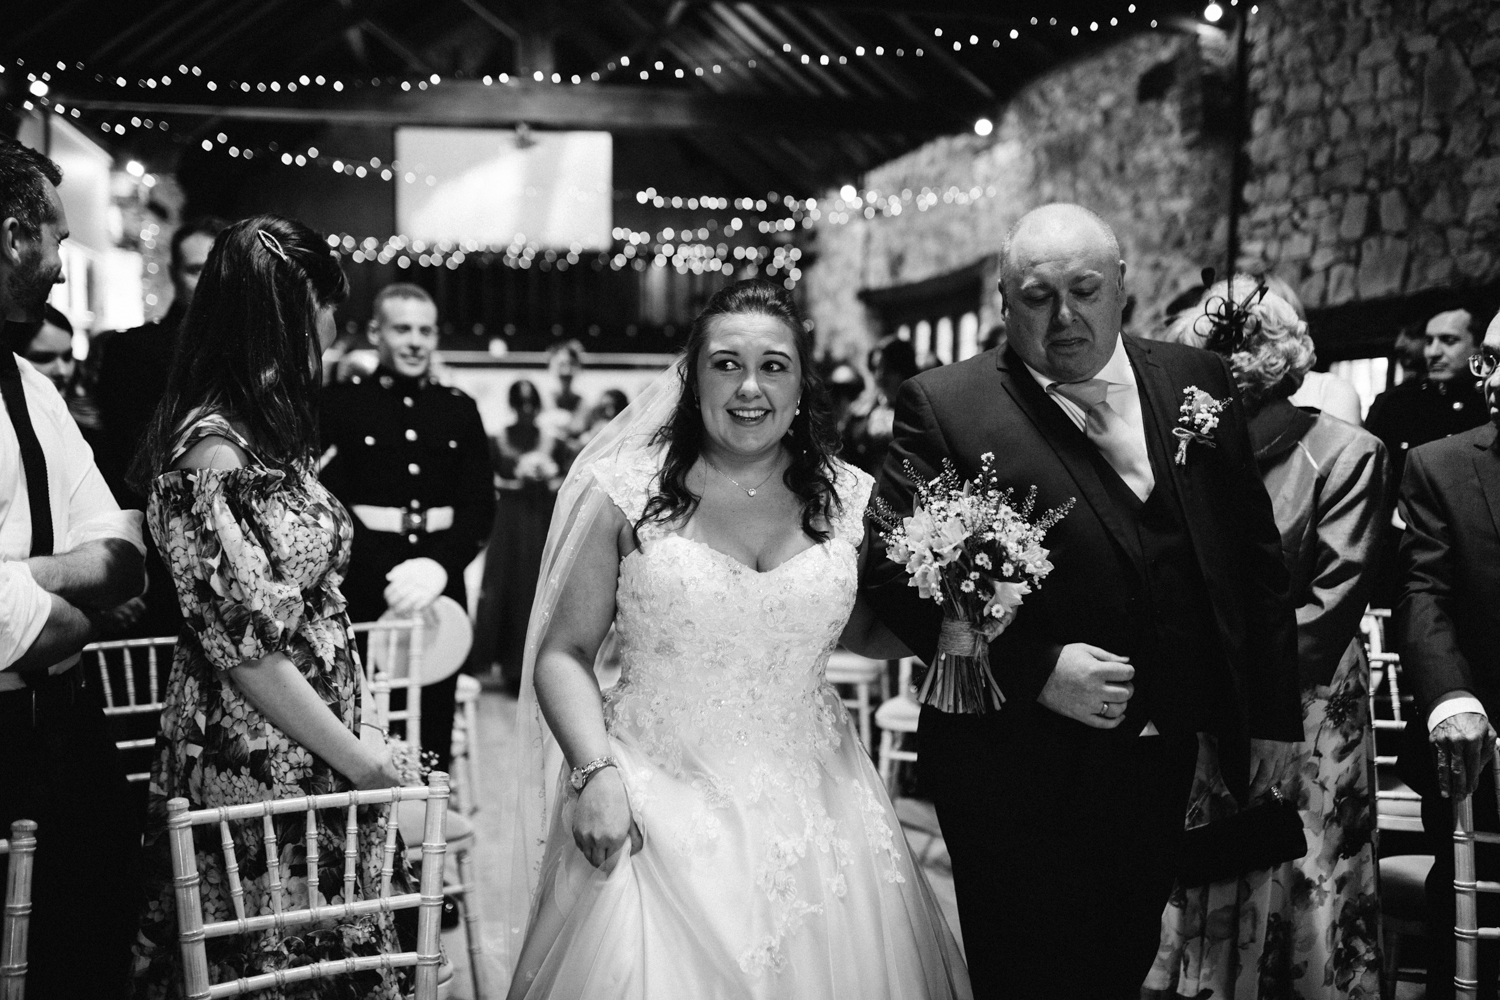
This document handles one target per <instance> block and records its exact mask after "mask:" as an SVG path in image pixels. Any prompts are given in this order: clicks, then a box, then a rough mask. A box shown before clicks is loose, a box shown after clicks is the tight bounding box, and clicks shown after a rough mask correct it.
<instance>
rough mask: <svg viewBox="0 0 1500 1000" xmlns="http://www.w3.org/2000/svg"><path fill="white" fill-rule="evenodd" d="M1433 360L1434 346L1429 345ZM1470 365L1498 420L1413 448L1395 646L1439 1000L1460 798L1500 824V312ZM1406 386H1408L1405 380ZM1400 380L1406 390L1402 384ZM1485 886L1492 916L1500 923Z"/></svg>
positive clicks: (1496, 870) (1485, 919) (1405, 482)
mask: <svg viewBox="0 0 1500 1000" xmlns="http://www.w3.org/2000/svg"><path fill="white" fill-rule="evenodd" d="M1427 357H1428V360H1429V362H1430V361H1431V360H1432V358H1433V352H1431V351H1429V352H1428V355H1427ZM1469 370H1470V372H1472V374H1473V375H1474V376H1475V377H1477V378H1481V379H1483V385H1484V397H1485V408H1486V409H1487V410H1488V412H1489V419H1490V422H1489V423H1486V424H1484V425H1482V426H1480V427H1476V428H1474V429H1473V430H1468V431H1463V432H1462V433H1459V434H1454V435H1453V436H1452V437H1448V438H1444V439H1443V440H1441V441H1433V442H1430V443H1428V444H1424V445H1421V446H1419V447H1416V448H1413V449H1412V450H1411V451H1410V452H1409V453H1408V454H1407V461H1406V475H1405V478H1403V479H1402V481H1401V500H1400V514H1401V519H1402V520H1403V521H1404V522H1405V524H1406V531H1405V533H1404V534H1403V535H1402V537H1401V554H1400V562H1399V566H1400V569H1401V580H1402V591H1401V599H1400V601H1399V602H1398V603H1397V605H1396V608H1395V612H1396V613H1395V618H1394V622H1393V624H1394V627H1395V648H1396V652H1398V653H1400V654H1401V664H1402V667H1403V668H1404V676H1405V680H1406V688H1405V689H1406V690H1408V691H1411V692H1413V693H1414V694H1415V695H1416V702H1417V709H1418V712H1417V713H1416V714H1413V715H1412V716H1410V717H1409V718H1411V719H1412V720H1413V721H1412V722H1409V723H1408V724H1407V726H1406V731H1405V737H1406V739H1405V743H1404V745H1403V746H1402V749H1401V759H1400V764H1399V766H1400V771H1401V776H1402V777H1403V778H1405V779H1406V781H1407V783H1408V784H1410V785H1411V786H1412V788H1414V789H1416V790H1417V791H1418V792H1419V793H1421V795H1422V828H1423V829H1424V830H1425V831H1426V833H1427V837H1428V841H1429V845H1430V846H1429V850H1430V851H1431V852H1432V854H1433V856H1434V858H1436V861H1435V862H1434V864H1433V866H1432V873H1431V874H1430V875H1429V876H1428V878H1427V913H1428V931H1427V937H1428V941H1429V942H1431V944H1432V946H1431V947H1429V948H1428V950H1427V961H1428V966H1427V997H1428V998H1429V1000H1443V998H1447V997H1451V996H1453V916H1454V914H1453V909H1454V907H1453V810H1452V808H1451V807H1452V802H1453V800H1454V799H1459V798H1462V797H1464V796H1465V795H1468V794H1469V793H1471V792H1473V793H1475V797H1474V821H1475V825H1476V826H1477V827H1478V828H1480V829H1482V830H1489V831H1495V830H1497V829H1500V823H1497V819H1496V814H1495V808H1496V804H1495V784H1494V782H1493V781H1491V780H1490V778H1491V775H1490V774H1488V773H1485V774H1483V775H1481V773H1480V772H1481V771H1482V770H1483V769H1484V767H1485V765H1486V763H1487V762H1488V761H1489V759H1490V757H1491V755H1492V753H1493V751H1494V748H1495V730H1494V729H1493V728H1492V727H1491V724H1490V720H1491V719H1493V718H1495V717H1496V713H1500V611H1497V609H1500V529H1497V523H1496V520H1495V517H1494V512H1495V511H1497V510H1500V437H1497V434H1496V423H1497V422H1500V316H1497V317H1496V318H1495V319H1493V320H1491V321H1490V326H1489V330H1488V331H1486V333H1485V336H1484V341H1483V343H1482V344H1481V345H1480V350H1479V351H1478V352H1477V353H1476V354H1475V355H1474V356H1473V357H1472V358H1471V359H1470V368H1469ZM1402 384H1403V385H1404V384H1405V383H1402ZM1398 388H1399V387H1398ZM1478 852H1479V853H1478V866H1479V878H1481V879H1486V880H1493V879H1500V848H1496V847H1493V846H1491V845H1488V844H1481V845H1479V847H1478ZM1497 902H1500V900H1496V898H1495V897H1494V896H1491V895H1488V894H1484V893H1481V894H1480V902H1479V919H1480V923H1481V924H1488V925H1490V926H1494V925H1495V924H1497V923H1500V906H1497V905H1496V904H1497ZM1497 967H1500V956H1497V955H1496V948H1495V946H1494V945H1493V944H1491V943H1489V942H1485V943H1483V944H1481V946H1480V951H1479V983H1480V987H1479V995H1480V996H1481V997H1494V996H1495V994H1496V990H1495V984H1496V975H1497V971H1500V968H1497Z"/></svg>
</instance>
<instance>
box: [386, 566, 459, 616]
mask: <svg viewBox="0 0 1500 1000" xmlns="http://www.w3.org/2000/svg"><path fill="white" fill-rule="evenodd" d="M385 578H386V579H387V580H388V581H390V582H389V583H388V584H387V586H386V588H385V603H386V604H387V605H389V606H390V609H391V610H392V611H394V612H396V614H398V615H402V616H405V615H413V614H418V613H420V612H422V611H426V610H427V608H428V607H429V606H431V604H432V602H433V601H435V600H437V599H438V598H439V597H441V596H442V594H443V590H444V588H446V587H447V586H448V571H447V570H445V569H443V567H442V566H441V565H440V564H439V563H438V562H437V561H436V560H434V559H427V558H418V559H408V560H406V562H404V563H401V564H399V565H398V566H396V567H395V568H394V569H392V570H391V571H390V572H389V573H387V574H386V575H385Z"/></svg>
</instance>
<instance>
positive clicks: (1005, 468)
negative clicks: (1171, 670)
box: [866, 336, 1302, 799]
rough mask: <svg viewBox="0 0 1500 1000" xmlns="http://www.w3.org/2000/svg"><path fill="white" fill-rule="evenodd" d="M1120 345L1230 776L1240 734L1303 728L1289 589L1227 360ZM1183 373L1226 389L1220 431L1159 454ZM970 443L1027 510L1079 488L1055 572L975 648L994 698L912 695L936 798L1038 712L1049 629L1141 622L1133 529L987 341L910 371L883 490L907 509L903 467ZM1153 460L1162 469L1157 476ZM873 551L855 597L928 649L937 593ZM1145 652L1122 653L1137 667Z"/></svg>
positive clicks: (1119, 631)
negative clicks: (963, 354) (951, 706)
mask: <svg viewBox="0 0 1500 1000" xmlns="http://www.w3.org/2000/svg"><path fill="white" fill-rule="evenodd" d="M1125 344H1126V352H1127V355H1128V356H1129V358H1130V363H1131V366H1132V368H1133V369H1134V371H1135V375H1136V379H1137V383H1138V385H1139V388H1140V392H1141V397H1142V415H1143V418H1144V420H1145V431H1146V439H1147V446H1148V449H1149V450H1150V452H1151V454H1152V459H1153V461H1152V465H1153V468H1154V469H1155V470H1156V471H1157V485H1156V489H1164V490H1168V491H1170V492H1169V494H1168V495H1169V496H1171V497H1172V498H1173V502H1174V503H1180V505H1181V507H1180V509H1181V513H1182V519H1183V521H1184V524H1185V526H1186V529H1187V531H1188V534H1189V536H1190V539H1191V543H1192V546H1193V549H1194V552H1195V554H1196V557H1197V560H1198V564H1199V569H1200V571H1201V573H1202V576H1203V579H1204V582H1205V585H1206V588H1207V591H1208V594H1207V596H1208V600H1209V604H1210V606H1211V608H1212V613H1213V618H1214V621H1213V623H1212V628H1214V629H1216V630H1217V635H1218V639H1219V646H1220V647H1221V648H1222V650H1223V661H1224V662H1222V663H1207V664H1204V666H1203V669H1205V670H1211V671H1217V672H1219V676H1217V677H1216V680H1217V681H1218V682H1220V683H1219V685H1218V686H1219V688H1220V689H1222V690H1224V691H1226V692H1227V695H1226V697H1227V700H1229V701H1230V702H1232V703H1231V704H1227V705H1220V706H1216V708H1217V710H1218V712H1217V714H1218V716H1219V718H1220V719H1222V720H1223V721H1222V723H1221V724H1217V725H1215V726H1213V727H1212V728H1213V729H1214V730H1215V731H1216V732H1217V733H1218V735H1219V737H1220V751H1221V754H1222V755H1223V756H1224V758H1225V761H1226V766H1225V770H1226V780H1228V781H1230V782H1231V788H1232V789H1236V790H1237V791H1240V792H1243V788H1244V785H1245V783H1246V781H1247V778H1248V761H1249V739H1250V738H1251V737H1252V736H1254V737H1261V738H1267V739H1278V740H1286V741H1295V740H1300V739H1301V738H1302V721H1301V704H1300V698H1299V695H1298V685H1297V671H1296V659H1295V657H1296V626H1295V620H1294V618H1293V617H1292V614H1291V610H1290V608H1289V607H1288V605H1287V603H1286V589H1287V572H1286V568H1285V566H1284V564H1283V562H1282V557H1281V538H1280V534H1279V532H1278V531H1277V528H1276V522H1275V520H1274V517H1273V515H1272V511H1271V503H1270V499H1269V497H1268V496H1267V494H1266V489H1265V487H1264V485H1263V484H1262V482H1261V478H1260V474H1259V471H1258V469H1257V467H1256V463H1255V458H1254V455H1253V453H1252V452H1251V448H1250V442H1249V438H1248V435H1247V432H1246V424H1245V415H1244V411H1243V408H1242V406H1241V405H1240V403H1239V400H1238V396H1237V394H1236V393H1235V389H1234V384H1233V381H1232V380H1231V378H1230V375H1229V369H1228V366H1227V365H1226V364H1225V363H1224V362H1223V360H1222V359H1220V358H1218V357H1217V356H1216V355H1213V354H1210V353H1208V352H1206V351H1201V350H1198V349H1196V348H1189V347H1182V346H1179V345H1174V344H1164V343H1157V342H1150V341H1142V340H1137V339H1136V338H1133V337H1128V336H1127V337H1126V338H1125ZM1190 385H1196V386H1198V387H1199V388H1201V389H1202V390H1204V391H1205V392H1208V393H1209V394H1211V395H1213V396H1215V397H1218V398H1225V397H1231V398H1232V399H1233V402H1232V404H1231V406H1230V407H1229V408H1227V409H1226V410H1225V411H1224V413H1223V414H1222V416H1221V419H1220V423H1219V426H1218V429H1217V431H1216V433H1215V438H1216V442H1217V447H1213V448H1209V447H1206V446H1204V445H1201V444H1198V445H1194V446H1192V448H1191V449H1190V451H1189V456H1188V463H1187V465H1185V466H1179V465H1175V464H1173V462H1172V455H1173V453H1174V452H1175V450H1176V446H1177V441H1176V439H1175V438H1174V437H1173V436H1172V429H1173V427H1174V426H1175V425H1176V422H1177V415H1178V412H1179V410H1178V408H1179V406H1180V404H1181V400H1182V393H1183V389H1184V388H1186V387H1187V386H1190ZM985 452H992V453H994V455H995V462H994V465H995V471H996V473H997V475H998V476H999V484H1000V486H1001V487H1002V488H1005V487H1013V488H1014V489H1015V491H1016V493H1017V495H1018V496H1022V497H1024V496H1025V495H1026V493H1027V492H1028V491H1029V490H1030V489H1031V488H1032V487H1033V486H1034V487H1036V490H1037V507H1038V510H1039V511H1040V510H1046V509H1049V508H1052V507H1055V506H1058V505H1060V504H1063V503H1065V502H1067V501H1068V500H1069V499H1070V498H1076V500H1077V503H1076V505H1075V506H1074V508H1073V510H1072V512H1071V513H1070V514H1068V515H1067V516H1066V517H1065V518H1064V519H1063V520H1062V521H1061V523H1059V524H1058V525H1057V526H1056V527H1054V528H1053V529H1052V531H1051V532H1050V533H1049V535H1048V538H1047V542H1046V544H1047V546H1048V548H1049V549H1050V550H1051V560H1052V563H1053V565H1054V567H1055V568H1054V570H1053V572H1052V574H1051V575H1050V576H1049V577H1048V578H1047V579H1046V580H1045V581H1044V582H1043V584H1042V587H1041V589H1040V591H1039V592H1037V593H1034V594H1031V595H1030V596H1028V597H1027V598H1026V601H1025V603H1024V604H1023V605H1022V607H1021V609H1020V612H1019V614H1018V615H1017V617H1016V620H1015V621H1014V623H1012V625H1011V626H1010V627H1009V628H1008V629H1007V630H1006V631H1005V632H1004V633H1002V634H1001V636H1000V637H999V638H998V639H996V640H995V642H994V643H993V644H992V645H991V647H990V660H991V666H992V669H993V670H994V672H995V677H996V680H997V681H998V682H999V684H1000V687H1001V690H1002V691H1003V692H1004V693H1005V695H1006V698H1007V702H1006V704H1005V706H1004V708H1003V709H1002V710H1001V711H1000V712H998V713H994V714H992V715H987V716H953V715H945V714H944V713H940V712H936V711H933V710H932V709H925V708H924V710H923V715H922V757H921V762H922V775H923V780H924V782H925V783H926V786H927V790H928V792H929V793H930V794H932V795H933V796H934V797H935V798H939V799H941V798H943V797H944V796H945V795H947V794H950V793H951V794H963V793H964V792H965V791H967V788H966V787H965V785H964V784H951V782H966V776H967V775H970V774H973V773H977V772H982V769H983V768H985V767H987V766H1004V762H1005V759H1006V758H1007V756H1008V755H1007V753H1006V750H1005V745H1006V744H1007V743H1008V742H1009V741H1010V740H1012V739H1014V738H1015V733H1016V731H1017V729H1018V728H1019V727H1020V726H1022V725H1023V723H1024V722H1025V720H1026V718H1027V716H1028V714H1029V713H1035V712H1047V711H1048V710H1047V709H1046V708H1043V707H1042V706H1041V705H1039V704H1037V697H1038V695H1039V694H1040V693H1041V690H1042V688H1043V686H1044V685H1045V684H1046V682H1047V678H1048V677H1049V676H1050V674H1051V673H1052V669H1053V667H1054V666H1055V665H1056V662H1057V657H1058V654H1059V652H1060V651H1061V648H1062V647H1063V646H1064V645H1066V644H1068V643H1072V642H1086V643H1091V644H1093V645H1096V646H1099V647H1102V648H1104V649H1107V650H1110V651H1111V652H1116V653H1120V654H1121V655H1133V653H1134V652H1135V650H1134V649H1133V647H1135V646H1137V645H1138V644H1139V643H1138V640H1139V636H1140V635H1141V631H1142V627H1143V626H1142V623H1141V621H1140V616H1141V614H1142V612H1143V610H1144V609H1143V608H1142V602H1141V600H1140V597H1139V594H1140V592H1141V590H1142V587H1143V581H1144V579H1145V572H1144V567H1143V566H1142V564H1141V560H1142V556H1141V553H1140V548H1139V541H1138V536H1136V535H1135V533H1134V531H1133V527H1132V525H1131V524H1130V523H1128V521H1127V520H1126V518H1125V516H1124V515H1123V514H1122V512H1121V511H1120V510H1119V508H1118V507H1117V506H1116V505H1115V503H1114V502H1113V501H1112V500H1111V498H1110V496H1109V495H1108V493H1107V491H1106V488H1105V486H1104V485H1103V481H1102V480H1101V479H1100V477H1099V474H1098V472H1097V471H1096V464H1095V463H1096V462H1097V460H1098V452H1097V449H1095V447H1094V445H1093V444H1092V443H1090V442H1089V440H1088V438H1087V437H1086V436H1085V435H1084V434H1083V432H1082V431H1080V430H1078V428H1077V427H1076V426H1075V425H1074V424H1073V423H1072V422H1071V421H1070V420H1069V419H1068V418H1067V416H1066V415H1065V414H1064V413H1063V412H1062V411H1061V410H1060V409H1059V408H1058V406H1057V404H1056V403H1055V402H1053V401H1052V400H1051V399H1049V398H1048V397H1047V394H1046V393H1045V392H1044V391H1043V390H1042V388H1041V386H1039V385H1038V384H1037V382H1036V380H1035V379H1034V378H1033V377H1032V376H1031V374H1030V372H1029V371H1028V370H1027V368H1026V367H1025V365H1024V364H1023V363H1022V362H1021V360H1020V358H1019V357H1018V356H1017V355H1016V354H1015V353H1014V352H1013V351H1010V350H1007V351H1005V352H1003V353H1000V352H995V351H990V352H986V353H984V354H981V355H979V356H978V357H976V358H972V359H970V360H968V361H965V362H962V363H960V364H956V365H950V366H948V367H944V368H939V369H935V370H933V371H929V372H925V373H923V374H921V375H919V376H917V377H916V378H914V379H911V380H909V381H908V382H907V383H906V384H905V385H904V386H903V387H902V390H901V393H900V396H899V398H898V400H897V404H896V433H895V440H894V442H893V444H892V447H891V453H890V455H889V457H888V458H887V460H886V464H885V468H884V471H883V474H882V477H881V482H880V496H881V497H882V498H883V499H884V500H885V501H886V503H888V504H889V505H890V506H891V508H892V509H893V510H894V511H896V512H897V513H899V514H901V515H905V514H907V513H909V512H910V510H911V506H912V496H913V488H914V483H915V482H916V481H918V480H927V479H931V478H932V477H933V476H935V475H936V474H937V472H938V471H940V470H941V467H942V462H943V460H944V459H947V460H950V461H951V462H952V463H953V464H954V466H955V468H956V469H957V471H958V474H959V475H960V476H961V477H963V478H966V479H967V478H972V477H974V476H975V475H976V474H977V472H978V468H979V464H980V456H981V455H982V454H984V453H985ZM908 463H909V467H908ZM1163 470H1170V472H1167V473H1166V476H1165V477H1164V476H1163V475H1162V473H1163ZM1164 478H1166V479H1168V480H1169V481H1165V482H1164V481H1163V479H1164ZM871 556H872V558H871V559H870V560H869V563H868V568H867V574H866V586H867V593H868V596H869V599H870V601H871V602H872V604H873V605H874V606H875V608H876V610H877V611H878V612H879V613H880V614H881V617H882V619H883V620H884V621H885V623H886V624H887V625H889V626H890V627H891V628H892V629H893V630H894V631H895V632H896V634H897V635H898V636H899V637H900V638H901V639H902V640H903V641H904V642H905V643H906V644H907V645H908V646H909V647H910V648H911V649H912V650H913V651H914V652H916V653H917V654H918V655H919V656H921V657H923V658H924V659H930V658H931V656H932V654H933V651H934V649H935V648H936V642H937V632H938V627H939V624H940V621H941V613H940V611H939V609H938V608H937V606H936V605H935V604H933V603H932V602H930V601H926V602H924V601H921V600H920V599H919V598H918V596H917V592H916V590H915V589H912V588H909V587H908V586H907V577H906V573H905V570H904V568H903V567H902V566H900V565H898V564H895V563H893V562H891V561H890V560H889V559H887V558H885V553H884V545H883V543H882V542H881V541H880V540H879V539H878V538H877V539H876V540H875V542H874V546H873V551H872V552H871ZM1158 610H1159V611H1160V612H1161V613H1169V612H1168V611H1164V610H1162V609H1158ZM1146 627H1149V625H1147V626H1146ZM1149 667H1150V665H1149V664H1145V663H1140V662H1137V668H1138V669H1142V670H1144V669H1149ZM1137 715H1139V713H1137ZM1146 721H1147V720H1146V719H1144V718H1132V717H1131V715H1130V713H1129V712H1127V723H1126V724H1125V725H1122V726H1121V727H1119V728H1118V729H1117V730H1116V731H1115V732H1116V733H1117V734H1120V735H1121V736H1123V737H1125V738H1132V739H1133V738H1138V737H1137V736H1135V735H1134V734H1135V733H1138V732H1139V730H1140V728H1141V727H1142V726H1144V725H1145V723H1146ZM1068 725H1071V726H1076V727H1077V729H1078V734H1079V736H1080V737H1085V736H1090V734H1093V733H1095V732H1096V731H1094V730H1092V729H1090V728H1089V727H1086V726H1084V725H1082V724H1081V723H1074V722H1071V721H1069V722H1068ZM1121 730H1124V731H1125V732H1123V733H1121ZM1009 756H1012V757H1013V756H1014V754H1013V753H1012V754H1010V755H1009ZM1241 763H1243V764H1244V765H1245V766H1244V767H1241V766H1239V765H1240V764H1241ZM1011 766H1015V765H1014V764H1012V765H1011ZM950 776H952V777H950Z"/></svg>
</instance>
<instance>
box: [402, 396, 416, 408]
mask: <svg viewBox="0 0 1500 1000" xmlns="http://www.w3.org/2000/svg"><path fill="white" fill-rule="evenodd" d="M401 402H403V403H405V404H406V405H407V406H416V405H417V401H416V400H415V399H412V398H411V397H410V396H407V397H406V398H405V399H403V400H401Z"/></svg>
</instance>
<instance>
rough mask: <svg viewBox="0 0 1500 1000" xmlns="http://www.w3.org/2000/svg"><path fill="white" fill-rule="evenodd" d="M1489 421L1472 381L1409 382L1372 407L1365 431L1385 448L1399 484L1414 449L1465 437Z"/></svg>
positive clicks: (1377, 397) (1386, 395) (1379, 397)
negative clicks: (1452, 437) (1409, 455)
mask: <svg viewBox="0 0 1500 1000" xmlns="http://www.w3.org/2000/svg"><path fill="white" fill-rule="evenodd" d="M1488 421H1489V410H1488V408H1487V407H1486V406H1485V404H1484V395H1483V393H1481V392H1480V391H1479V388H1478V386H1476V385H1475V383H1474V380H1473V379H1471V378H1469V377H1468V376H1466V375H1461V376H1459V377H1458V378H1456V379H1454V380H1453V381H1452V382H1450V383H1446V384H1440V383H1437V382H1429V381H1427V380H1426V379H1421V380H1409V381H1406V382H1402V383H1401V384H1400V385H1398V386H1396V387H1394V388H1392V389H1387V390H1386V391H1385V392H1383V393H1381V394H1380V395H1379V396H1376V397H1375V402H1373V403H1371V404H1370V413H1369V416H1367V417H1366V418H1365V430H1367V431H1369V432H1370V433H1371V434H1374V435H1375V436H1376V437H1378V438H1380V442H1381V443H1382V444H1384V445H1385V450H1386V452H1387V454H1389V455H1390V458H1391V468H1392V472H1393V476H1392V479H1393V480H1394V481H1395V482H1398V483H1399V482H1400V481H1401V473H1402V470H1403V469H1404V468H1405V466H1406V454H1407V452H1409V451H1410V450H1411V449H1413V448H1415V447H1417V446H1418V445H1424V444H1426V443H1427V442H1429V441H1440V440H1442V439H1443V438H1445V437H1449V436H1451V435H1454V434H1462V433H1463V432H1464V431H1467V430H1472V429H1473V428H1475V427H1479V426H1480V425H1482V424H1485V423H1487V422H1488Z"/></svg>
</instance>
